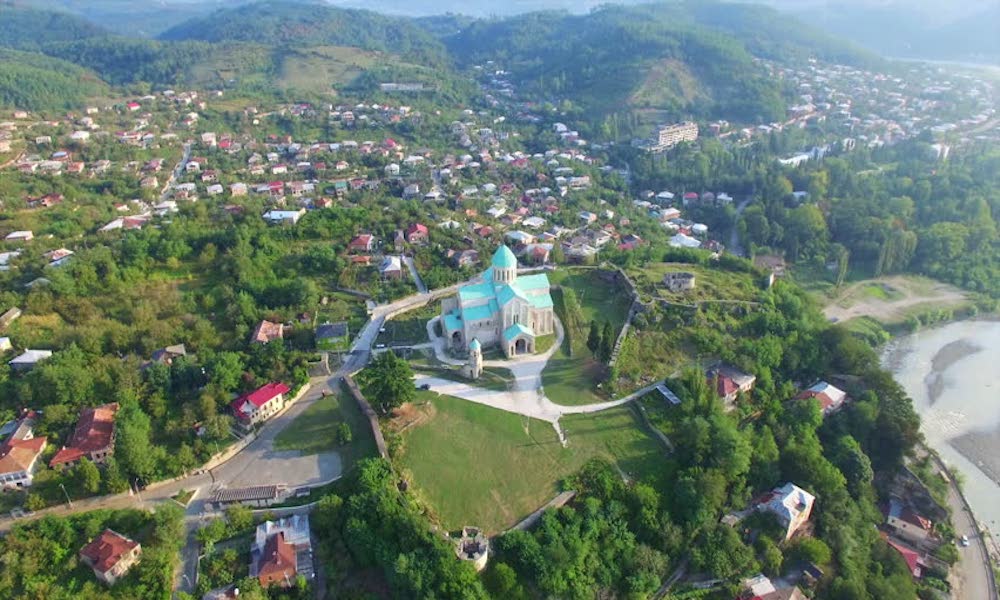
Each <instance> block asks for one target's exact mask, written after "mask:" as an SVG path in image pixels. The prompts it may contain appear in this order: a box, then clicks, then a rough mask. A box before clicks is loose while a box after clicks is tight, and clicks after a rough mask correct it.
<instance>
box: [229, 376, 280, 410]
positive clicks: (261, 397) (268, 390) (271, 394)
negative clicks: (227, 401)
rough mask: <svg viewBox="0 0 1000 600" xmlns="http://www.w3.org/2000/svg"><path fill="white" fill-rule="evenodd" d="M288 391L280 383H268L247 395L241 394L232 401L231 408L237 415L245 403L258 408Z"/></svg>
mask: <svg viewBox="0 0 1000 600" xmlns="http://www.w3.org/2000/svg"><path fill="white" fill-rule="evenodd" d="M288 391H289V388H288V386H287V385H285V384H283V383H281V382H272V383H268V384H265V385H262V386H260V387H259V388H257V389H256V390H254V391H252V392H250V393H249V394H243V395H242V396H240V397H239V398H237V399H236V400H233V403H232V407H233V410H234V411H236V412H237V413H239V412H240V411H241V410H243V408H244V406H245V405H246V404H247V403H249V404H252V405H254V406H256V407H257V408H260V407H261V406H264V405H265V404H267V403H268V402H270V401H271V400H273V399H275V398H277V397H278V396H280V395H281V394H287V393H288Z"/></svg>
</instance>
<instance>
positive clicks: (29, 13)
mask: <svg viewBox="0 0 1000 600" xmlns="http://www.w3.org/2000/svg"><path fill="white" fill-rule="evenodd" d="M107 33H108V32H107V31H106V30H104V29H102V28H101V27H99V26H97V25H95V24H93V23H91V22H90V21H87V20H85V19H82V18H80V17H77V16H74V15H70V14H67V13H62V12H52V11H47V10H38V9H34V8H22V7H17V6H10V5H5V4H0V46H3V47H6V48H14V49H15V50H39V49H40V48H41V47H42V46H44V45H46V44H51V43H56V42H67V41H75V40H82V39H86V38H90V37H95V36H103V35H107Z"/></svg>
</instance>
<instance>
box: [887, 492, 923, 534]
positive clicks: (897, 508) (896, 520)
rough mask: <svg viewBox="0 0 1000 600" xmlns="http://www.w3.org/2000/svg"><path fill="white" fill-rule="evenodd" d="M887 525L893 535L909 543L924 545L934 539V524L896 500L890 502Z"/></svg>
mask: <svg viewBox="0 0 1000 600" xmlns="http://www.w3.org/2000/svg"><path fill="white" fill-rule="evenodd" d="M885 523H886V525H888V526H889V528H891V529H892V531H893V533H895V534H896V535H898V536H899V537H901V538H903V539H905V540H907V541H909V542H915V543H922V542H927V541H929V540H930V539H932V538H933V537H934V523H933V522H932V521H931V520H930V519H928V518H926V517H924V516H922V515H920V514H918V513H917V512H916V511H914V510H913V509H912V508H910V507H909V506H908V505H905V504H903V503H902V502H900V501H899V500H898V499H896V498H892V499H890V500H889V510H888V511H887V512H886V521H885Z"/></svg>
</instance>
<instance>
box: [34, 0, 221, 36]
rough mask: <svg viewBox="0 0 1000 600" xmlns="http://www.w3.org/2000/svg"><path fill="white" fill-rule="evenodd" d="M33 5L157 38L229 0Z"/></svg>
mask: <svg viewBox="0 0 1000 600" xmlns="http://www.w3.org/2000/svg"><path fill="white" fill-rule="evenodd" d="M26 1H27V2H28V3H29V4H30V5H32V6H36V7H38V8H44V9H48V10H58V11H62V12H67V13H71V14H74V15H77V16H79V17H82V18H84V19H86V20H88V21H90V22H92V23H100V24H101V26H102V27H106V28H107V29H109V30H111V31H112V32H114V33H117V34H120V35H139V36H143V37H153V36H156V35H158V34H160V33H161V32H163V31H164V30H166V29H169V28H170V27H173V26H174V25H177V24H179V23H182V22H184V21H187V20H188V19H190V18H192V17H194V16H198V15H204V14H207V13H209V12H211V11H212V10H215V9H216V8H219V7H221V6H223V5H225V3H226V2H225V0H166V1H163V0H160V1H159V2H155V3H153V2H150V3H144V2H135V1H134V0H26Z"/></svg>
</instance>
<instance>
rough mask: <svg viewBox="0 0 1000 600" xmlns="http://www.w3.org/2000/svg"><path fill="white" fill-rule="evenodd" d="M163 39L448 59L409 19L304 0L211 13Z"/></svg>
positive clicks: (435, 62) (433, 62)
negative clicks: (339, 48)
mask: <svg viewBox="0 0 1000 600" xmlns="http://www.w3.org/2000/svg"><path fill="white" fill-rule="evenodd" d="M159 37H160V39H162V40H172V41H176V40H200V41H206V42H221V41H243V42H254V43H258V44H265V45H269V46H286V45H289V46H319V45H336V46H354V47H357V48H362V49H364V50H378V51H382V52H389V53H393V54H399V55H402V56H404V57H407V58H408V59H411V60H414V61H417V62H420V63H421V64H423V65H425V66H440V65H443V64H445V63H446V58H447V55H446V52H445V49H444V46H443V44H441V42H439V41H438V40H437V39H436V38H434V36H432V35H431V34H430V33H429V32H427V31H426V30H424V29H423V28H421V27H419V26H417V24H416V23H415V22H414V21H413V20H411V19H406V18H397V17H389V16H386V15H381V14H378V13H374V12H371V11H367V10H345V9H340V8H335V7H332V6H328V5H325V4H312V3H304V2H289V1H277V2H258V3H254V4H249V5H245V6H239V7H236V8H227V9H223V10H219V11H216V12H213V13H211V14H209V15H207V16H205V17H200V18H195V19H192V20H190V21H187V22H184V23H181V24H180V25H177V26H175V27H172V28H170V29H168V30H167V31H165V32H163V33H162V34H161V35H160V36H159Z"/></svg>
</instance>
